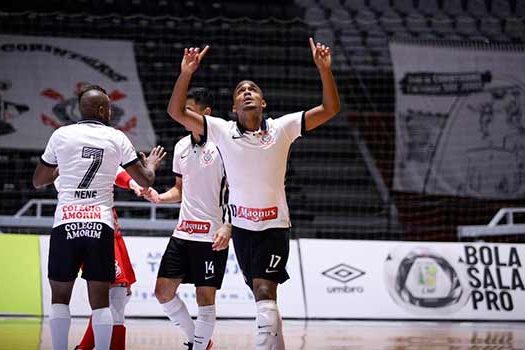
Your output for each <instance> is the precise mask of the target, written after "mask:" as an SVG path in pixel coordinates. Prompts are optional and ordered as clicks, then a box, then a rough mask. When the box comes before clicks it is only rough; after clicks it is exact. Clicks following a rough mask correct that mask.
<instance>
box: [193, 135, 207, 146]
mask: <svg viewBox="0 0 525 350" xmlns="http://www.w3.org/2000/svg"><path fill="white" fill-rule="evenodd" d="M200 137H201V140H200V142H197V140H195V138H194V137H193V134H190V140H191V145H192V146H201V147H202V146H203V145H204V144H205V143H206V137H205V136H204V135H200Z"/></svg>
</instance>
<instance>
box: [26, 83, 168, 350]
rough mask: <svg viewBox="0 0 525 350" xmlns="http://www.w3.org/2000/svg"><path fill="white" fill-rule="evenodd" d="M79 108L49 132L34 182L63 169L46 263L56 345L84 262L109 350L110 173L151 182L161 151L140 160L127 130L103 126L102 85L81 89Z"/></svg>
mask: <svg viewBox="0 0 525 350" xmlns="http://www.w3.org/2000/svg"><path fill="white" fill-rule="evenodd" d="M79 108H80V113H81V115H82V119H81V120H80V121H79V122H78V123H76V124H73V125H68V126H63V127H61V128H59V129H57V130H56V131H55V132H54V133H53V134H52V135H51V137H50V139H49V141H48V143H47V146H46V149H45V151H44V153H43V154H42V157H41V162H40V164H38V165H37V167H36V169H35V172H34V174H33V185H34V186H35V188H40V187H43V186H45V185H49V184H51V183H53V181H54V180H55V179H56V177H57V176H58V174H59V173H60V177H61V180H60V188H59V189H58V204H57V207H56V210H55V219H54V224H53V229H52V230H51V237H50V243H49V263H48V278H49V283H50V286H51V312H50V316H49V317H50V328H51V338H52V343H53V349H54V350H67V349H68V334H69V328H70V325H71V315H70V311H69V302H70V300H71V292H72V290H73V285H74V283H75V279H76V277H77V274H78V272H79V269H80V267H81V266H82V278H84V279H85V280H86V281H87V285H88V297H89V304H90V306H91V309H92V310H93V311H92V315H91V316H92V320H93V333H94V338H95V346H96V348H97V350H107V349H109V347H110V340H111V333H112V328H113V318H112V315H111V311H110V308H109V288H110V284H111V282H112V281H113V280H114V278H115V257H114V243H113V241H114V239H113V235H114V233H113V231H114V221H113V213H112V208H113V182H114V181H115V174H116V173H117V168H118V167H119V165H122V167H123V168H125V169H126V170H127V171H128V173H129V174H130V175H131V177H132V178H133V179H134V180H135V181H137V183H138V184H139V185H140V186H143V187H147V186H150V185H151V184H153V182H154V180H155V171H156V169H157V168H158V166H159V164H160V161H161V160H162V158H164V156H165V152H164V149H163V148H162V147H155V148H154V149H153V150H152V151H151V153H150V154H149V156H148V157H146V156H145V155H144V154H143V153H141V158H142V161H139V158H137V154H136V152H135V149H134V148H133V146H132V144H131V142H130V141H129V139H128V138H127V137H126V135H124V133H123V132H121V131H119V130H116V129H114V128H112V127H109V126H108V122H109V119H110V117H111V109H110V99H109V96H108V95H107V94H106V91H105V90H104V89H102V88H101V87H99V86H96V85H89V86H87V87H85V88H84V89H83V90H82V92H81V93H80V95H79Z"/></svg>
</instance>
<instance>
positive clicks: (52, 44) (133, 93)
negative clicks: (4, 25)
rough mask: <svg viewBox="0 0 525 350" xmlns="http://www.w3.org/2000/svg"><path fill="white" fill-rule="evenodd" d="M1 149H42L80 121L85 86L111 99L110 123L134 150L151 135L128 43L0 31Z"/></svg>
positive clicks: (141, 147)
mask: <svg viewBox="0 0 525 350" xmlns="http://www.w3.org/2000/svg"><path fill="white" fill-rule="evenodd" d="M0 67H2V72H1V73H0V148H19V149H43V148H44V147H45V145H46V142H47V140H48V139H49V136H51V133H52V132H53V131H54V130H55V129H56V128H58V127H60V126H62V125H67V124H71V123H75V122H77V121H78V120H79V119H80V113H79V110H78V103H77V97H78V92H79V88H80V87H81V86H82V85H83V84H85V83H89V84H96V85H100V86H102V87H103V88H104V89H105V90H106V91H107V93H108V95H109V96H110V97H111V100H112V121H111V124H112V125H113V126H114V127H116V128H117V129H120V130H122V131H124V132H125V133H126V135H127V136H128V137H129V138H130V140H131V142H132V143H133V145H134V146H135V148H136V149H137V150H150V149H151V147H152V146H153V145H154V144H155V134H154V132H153V128H152V125H151V121H150V119H149V116H148V111H147V109H146V103H145V101H144V96H143V93H142V87H141V83H140V80H139V77H138V74H137V67H136V64H135V54H134V52H133V44H132V42H129V41H116V40H92V39H78V38H75V39H66V38H57V37H31V36H14V35H0Z"/></svg>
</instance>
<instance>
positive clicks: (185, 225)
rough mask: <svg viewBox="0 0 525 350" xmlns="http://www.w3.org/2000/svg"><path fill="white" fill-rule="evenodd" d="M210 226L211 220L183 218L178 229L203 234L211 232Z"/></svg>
mask: <svg viewBox="0 0 525 350" xmlns="http://www.w3.org/2000/svg"><path fill="white" fill-rule="evenodd" d="M210 226H211V225H210V223H209V222H204V221H191V220H183V221H182V222H181V223H180V225H179V226H177V231H182V232H187V233H189V234H203V233H208V232H210Z"/></svg>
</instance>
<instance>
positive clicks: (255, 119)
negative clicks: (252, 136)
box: [239, 112, 262, 131]
mask: <svg viewBox="0 0 525 350" xmlns="http://www.w3.org/2000/svg"><path fill="white" fill-rule="evenodd" d="M261 120H262V114H261V113H257V112H255V113H249V112H248V113H246V112H245V113H244V114H243V115H242V116H239V123H240V124H241V125H242V127H243V128H244V129H245V130H248V131H255V130H259V128H260V127H261Z"/></svg>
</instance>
